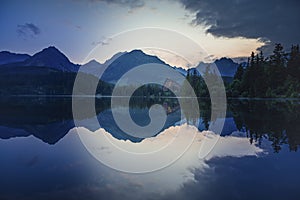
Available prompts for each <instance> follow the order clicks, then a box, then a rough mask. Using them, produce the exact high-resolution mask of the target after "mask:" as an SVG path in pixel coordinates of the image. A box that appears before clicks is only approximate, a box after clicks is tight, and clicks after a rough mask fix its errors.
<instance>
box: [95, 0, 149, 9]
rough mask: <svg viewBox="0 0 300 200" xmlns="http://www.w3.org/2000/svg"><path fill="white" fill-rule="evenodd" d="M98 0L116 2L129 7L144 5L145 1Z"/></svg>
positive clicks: (109, 2)
mask: <svg viewBox="0 0 300 200" xmlns="http://www.w3.org/2000/svg"><path fill="white" fill-rule="evenodd" d="M96 1H97V0H96ZM98 1H100V2H106V3H108V4H118V5H121V6H127V7H129V8H131V9H134V8H141V7H143V6H144V5H145V2H144V1H143V0H98Z"/></svg>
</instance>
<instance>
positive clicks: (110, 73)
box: [0, 46, 238, 83]
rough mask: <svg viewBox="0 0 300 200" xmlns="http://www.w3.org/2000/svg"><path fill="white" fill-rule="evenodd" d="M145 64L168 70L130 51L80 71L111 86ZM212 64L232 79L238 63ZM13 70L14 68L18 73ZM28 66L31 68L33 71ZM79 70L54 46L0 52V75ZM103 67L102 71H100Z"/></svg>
mask: <svg viewBox="0 0 300 200" xmlns="http://www.w3.org/2000/svg"><path fill="white" fill-rule="evenodd" d="M146 63H158V64H162V65H166V66H167V67H171V66H170V65H168V64H167V63H165V62H164V61H162V60H161V59H159V58H158V57H156V56H151V55H147V54H145V53H144V52H143V51H141V50H133V51H131V52H120V53H117V54H115V55H114V56H113V57H112V58H111V59H109V60H107V61H106V62H105V63H103V64H101V63H99V62H97V61H96V60H91V61H90V62H88V63H86V64H84V65H82V66H81V67H82V68H81V70H82V71H83V72H85V73H88V74H97V72H98V73H99V72H101V73H103V74H102V77H101V79H102V80H103V81H106V82H110V83H115V82H116V81H117V80H118V79H119V78H120V77H121V76H122V75H123V74H125V73H126V72H128V71H129V70H130V69H132V68H134V67H136V66H139V65H142V64H146ZM209 64H210V63H200V64H199V65H198V66H197V67H196V68H197V69H198V70H200V71H201V70H204V69H205V68H206V66H207V65H209ZM214 64H216V66H217V67H218V69H219V71H220V73H221V75H222V76H223V77H233V76H234V74H235V72H236V69H237V67H238V64H237V63H235V62H234V61H233V60H232V59H230V58H221V59H219V60H216V61H215V62H214ZM16 67H18V70H17V68H16ZM32 67H35V69H33V68H32ZM79 67H80V65H78V64H74V63H72V62H71V61H70V60H69V59H68V58H67V56H65V55H64V54H63V53H62V52H61V51H59V50H58V49H57V48H56V47H54V46H50V47H48V48H45V49H43V50H42V51H40V52H38V53H36V54H34V55H33V56H29V55H27V54H16V53H10V52H8V51H3V52H0V73H1V72H3V71H12V69H13V72H14V73H17V71H22V72H23V73H24V70H25V71H27V73H34V71H33V70H36V69H37V68H38V69H39V70H42V69H44V68H45V69H47V70H57V71H61V72H71V73H72V72H77V71H78V69H79ZM105 68H106V70H105V71H104V72H103V70H104V69H105ZM172 68H173V69H174V70H176V71H178V72H180V73H181V74H183V75H184V76H185V75H186V74H187V70H186V69H183V68H180V67H176V66H173V67H172Z"/></svg>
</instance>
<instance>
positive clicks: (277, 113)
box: [0, 97, 300, 152]
mask: <svg viewBox="0 0 300 200" xmlns="http://www.w3.org/2000/svg"><path fill="white" fill-rule="evenodd" d="M0 101H1V102H0V110H1V113H0V133H1V134H0V138H1V139H9V138H14V137H27V136H30V135H33V136H34V137H36V138H39V139H41V140H42V141H44V142H45V143H48V144H55V143H57V142H58V141H59V140H60V139H61V138H63V137H64V136H65V135H66V134H67V133H68V132H69V130H70V129H72V128H73V127H74V126H75V125H74V121H73V116H72V103H71V98H62V97H60V98H53V97H51V98H37V97H15V98H1V99H0ZM153 104H161V105H163V107H165V109H166V111H167V113H168V115H167V116H168V117H167V121H166V123H165V125H164V127H163V128H162V130H164V129H167V128H169V127H170V126H174V125H175V124H177V123H178V122H179V121H180V120H182V119H181V112H180V109H179V106H178V102H177V100H176V99H175V100H174V99H145V98H134V99H132V100H131V101H130V114H131V117H132V119H133V120H134V121H135V122H136V123H137V124H138V125H141V126H144V125H147V124H148V123H149V122H150V118H149V116H148V112H149V107H150V106H151V105H153ZM199 107H200V118H199V116H194V115H193V113H194V112H193V110H183V114H184V116H185V117H186V119H185V120H186V121H187V123H188V124H196V122H198V129H199V130H200V131H202V130H207V129H208V127H209V124H210V123H211V120H213V121H214V120H219V119H218V118H216V119H211V118H210V117H211V114H210V107H211V105H210V101H207V100H199ZM299 107H300V104H299V102H297V101H263V100H260V101H257V100H230V101H229V102H228V110H227V113H226V118H225V125H224V128H223V130H222V134H221V135H223V136H225V135H230V134H231V133H232V132H234V131H236V130H240V131H244V132H246V135H247V137H249V140H250V142H251V143H252V142H253V141H258V142H259V143H260V142H261V141H262V140H263V139H264V138H266V139H267V140H269V141H271V143H272V147H273V149H274V151H275V152H279V151H280V149H281V146H282V145H284V144H288V145H289V148H290V150H293V151H296V150H297V149H298V146H299V145H300V124H299V120H300V115H299V113H298V112H297V111H298V110H299ZM168 111H171V112H168ZM96 112H97V118H98V121H99V123H100V126H101V127H102V128H104V129H105V130H106V131H108V132H109V133H111V134H112V136H113V137H115V138H117V139H120V140H127V139H128V140H131V141H132V142H140V141H141V140H142V139H141V138H136V137H133V136H130V135H128V134H126V133H124V132H123V131H122V130H120V128H119V127H118V126H117V124H116V123H115V121H114V119H113V116H112V111H111V109H110V98H102V99H98V100H96ZM90 117H92V116H86V119H83V121H84V120H86V123H84V126H85V127H86V128H88V129H90V130H92V131H95V130H96V129H98V128H99V127H100V126H99V124H97V125H95V124H89V118H90ZM162 130H161V131H162Z"/></svg>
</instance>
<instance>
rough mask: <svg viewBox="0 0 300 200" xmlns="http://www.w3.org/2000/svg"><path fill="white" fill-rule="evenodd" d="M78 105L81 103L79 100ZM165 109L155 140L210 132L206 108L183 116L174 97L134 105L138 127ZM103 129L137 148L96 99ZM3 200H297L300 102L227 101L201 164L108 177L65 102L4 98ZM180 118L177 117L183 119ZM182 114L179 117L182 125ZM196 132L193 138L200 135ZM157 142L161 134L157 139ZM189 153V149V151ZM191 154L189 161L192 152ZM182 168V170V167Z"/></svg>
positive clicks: (192, 161)
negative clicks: (157, 107)
mask: <svg viewBox="0 0 300 200" xmlns="http://www.w3.org/2000/svg"><path fill="white" fill-rule="evenodd" d="M83 101H84V98H83ZM155 103H159V104H161V105H163V106H164V108H165V110H166V112H167V113H168V117H167V121H166V123H165V125H164V127H163V128H162V129H161V131H160V133H158V135H159V134H161V133H169V132H170V131H172V130H175V129H174V128H176V127H179V126H194V125H195V124H197V123H195V122H199V123H198V124H197V127H196V128H197V129H198V134H203V133H204V132H202V131H205V130H207V129H208V127H209V124H210V123H214V121H215V120H219V119H217V118H216V119H211V115H210V103H209V101H207V100H203V99H202V100H199V105H200V110H201V113H200V116H193V114H192V113H191V112H190V111H184V110H180V109H179V107H178V102H177V100H176V99H175V100H174V99H155V100H154V99H150V100H149V99H147V100H146V99H143V98H135V99H131V100H130V114H131V117H132V119H133V120H134V121H135V122H136V123H137V124H138V125H140V126H145V125H147V124H148V123H149V122H150V118H149V116H148V111H149V107H150V106H151V105H153V104H155ZM95 107H96V112H97V118H98V121H99V124H100V125H99V124H98V125H97V124H96V125H95V124H89V117H90V116H86V118H85V119H81V120H85V121H86V123H85V124H86V126H85V127H84V128H86V129H87V130H89V131H96V130H98V129H99V128H101V129H102V130H105V131H106V132H108V133H110V134H111V135H112V137H113V138H115V139H117V140H119V141H120V142H125V140H127V142H130V143H132V144H133V145H134V144H135V143H141V144H144V143H143V142H145V141H144V140H147V138H146V139H142V138H136V137H133V136H130V135H128V134H126V133H124V132H123V131H122V130H121V129H119V128H118V126H117V125H116V123H115V121H114V119H113V115H112V112H111V110H110V99H109V98H102V99H97V100H96V104H95ZM0 110H1V112H0V138H1V139H0V159H1V167H0V177H1V179H0V186H1V187H0V199H39V198H40V199H41V198H43V199H83V198H85V199H121V198H122V199H124V198H130V199H141V198H143V199H204V198H206V199H269V198H271V199H284V198H287V199H299V196H300V173H299V169H300V154H299V151H298V148H299V144H300V101H298V100H293V101H292V100H229V102H228V108H227V113H226V119H225V126H224V128H223V130H222V133H221V139H220V140H219V143H218V144H217V145H216V147H215V149H214V151H213V152H212V153H211V156H209V157H208V158H207V159H206V160H202V161H198V160H199V159H198V158H197V156H196V157H190V158H189V159H186V160H183V161H178V163H179V164H176V163H175V164H174V166H173V167H172V166H171V167H167V168H165V169H163V170H161V171H158V172H153V173H148V174H141V175H137V174H135V175H134V174H127V173H123V172H118V171H116V170H113V169H110V168H108V167H106V166H105V165H103V164H102V163H101V162H99V161H98V160H96V159H95V158H94V157H93V156H92V155H91V154H90V153H89V152H88V151H87V150H86V149H85V147H84V146H83V144H82V143H81V141H80V139H79V137H78V134H77V132H76V131H74V130H75V128H74V126H75V125H74V121H73V116H72V104H71V98H67V97H65V98H62V97H61V98H58V97H57V98H55V97H47V98H45V97H39V98H38V97H10V98H9V97H7V98H1V102H0ZM181 112H183V113H181ZM181 114H184V116H185V118H184V119H182V118H181ZM197 129H195V130H197ZM154 137H157V136H154ZM192 151H193V150H191V152H192ZM191 155H192V154H191ZM180 163H181V164H180Z"/></svg>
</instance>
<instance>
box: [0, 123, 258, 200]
mask: <svg viewBox="0 0 300 200" xmlns="http://www.w3.org/2000/svg"><path fill="white" fill-rule="evenodd" d="M178 128H179V126H176V127H170V128H168V129H166V130H165V131H163V132H162V133H160V134H159V135H158V136H157V137H155V138H147V139H145V140H143V141H142V142H141V143H132V142H130V141H124V140H116V139H114V138H113V137H112V136H111V135H110V134H109V133H107V132H105V131H104V130H103V129H100V130H97V131H96V133H99V134H96V135H95V134H92V133H90V132H89V131H88V130H87V129H84V128H78V129H77V131H78V133H79V134H85V133H86V132H89V134H86V135H88V136H89V137H93V139H94V141H97V137H98V136H99V135H101V134H102V135H103V134H106V135H107V136H108V137H111V139H113V140H115V141H114V142H116V143H118V145H120V146H124V147H126V148H129V149H130V148H133V149H135V146H139V145H140V147H141V145H142V146H143V148H146V149H147V148H152V147H151V145H153V143H156V144H159V145H161V143H165V142H166V141H168V140H169V139H170V137H174V134H172V132H174V131H176V129H178ZM180 128H183V129H184V130H185V132H184V133H185V134H184V135H182V138H184V137H190V136H191V134H193V133H194V132H195V131H196V132H198V130H197V129H196V128H195V127H191V126H188V125H186V124H184V125H182V126H181V127H180ZM84 132H85V133H84ZM95 136H96V138H94V137H95ZM214 137H216V136H215V135H214V134H213V133H211V132H208V131H206V132H198V133H197V135H196V138H195V140H194V142H193V144H192V146H191V147H190V149H189V150H188V151H187V152H186V153H185V154H184V155H183V156H182V157H181V158H180V159H179V160H177V161H176V162H175V163H174V164H173V165H171V166H169V167H167V168H164V169H162V170H159V171H156V172H152V173H147V174H136V175H133V174H127V173H122V172H117V171H115V170H112V169H109V168H107V167H106V166H104V165H103V164H101V163H100V162H98V161H96V160H95V159H93V158H92V156H91V155H89V153H88V152H87V151H86V150H85V148H84V147H83V145H82V144H81V142H80V140H79V138H78V137H77V135H76V131H75V129H72V130H71V131H70V132H69V133H68V134H67V135H66V136H65V137H64V138H63V139H62V140H60V141H59V142H58V143H57V144H56V145H54V146H50V145H48V144H44V143H43V142H41V141H39V140H37V139H35V138H33V137H27V138H15V139H11V140H6V141H3V140H1V141H0V142H1V145H0V157H1V158H2V162H1V169H2V170H1V192H0V193H1V194H2V196H3V195H4V196H6V195H7V196H11V195H12V196H18V195H21V196H22V194H30V195H32V194H33V193H34V195H37V196H40V197H47V198H50V197H55V196H59V197H62V196H64V195H67V196H68V197H70V196H73V195H74V197H76V196H78V195H79V196H81V197H86V198H92V199H93V198H100V197H107V196H111V197H116V198H117V197H120V196H123V195H125V196H128V197H130V198H133V197H134V198H137V199H139V198H141V197H144V196H145V197H153V196H160V195H167V194H169V193H174V192H176V191H177V190H179V189H180V188H182V187H183V186H184V185H185V184H189V183H192V182H194V183H195V181H196V180H197V177H195V172H197V173H198V172H199V171H203V173H204V171H206V170H207V169H208V167H209V165H208V164H207V162H210V160H211V159H213V158H215V157H218V158H221V157H224V156H232V157H242V156H255V155H257V154H258V153H259V152H262V150H261V149H260V148H258V147H256V146H255V145H251V144H249V141H248V139H247V138H243V137H236V136H227V137H221V138H220V140H219V141H218V144H217V146H216V147H215V148H214V149H213V151H212V152H211V153H210V154H209V155H208V157H207V160H206V161H204V160H200V159H198V153H199V145H200V144H201V142H203V139H204V138H211V139H213V138H214ZM174 151H175V149H174ZM105 153H107V155H108V156H111V155H112V153H113V152H110V151H109V149H105V148H103V154H105ZM164 156H166V155H162V157H161V158H164ZM112 158H113V157H112ZM115 158H117V157H115ZM149 162H151V161H149ZM130 164H136V163H130ZM16 191H18V192H19V194H16ZM30 195H29V196H28V198H29V197H30ZM152 195H153V196H152ZM22 198H23V197H22Z"/></svg>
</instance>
